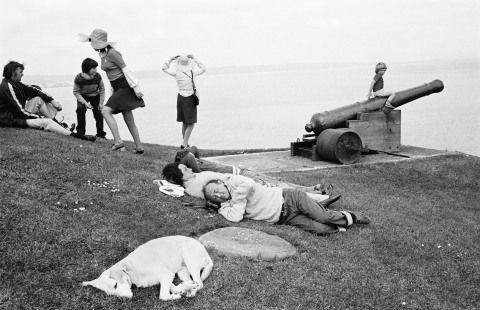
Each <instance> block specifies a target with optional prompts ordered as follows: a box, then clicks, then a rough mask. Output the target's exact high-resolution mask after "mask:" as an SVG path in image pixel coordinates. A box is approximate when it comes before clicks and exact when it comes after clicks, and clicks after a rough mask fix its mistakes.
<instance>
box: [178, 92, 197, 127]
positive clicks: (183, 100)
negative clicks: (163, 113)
mask: <svg viewBox="0 0 480 310" xmlns="http://www.w3.org/2000/svg"><path fill="white" fill-rule="evenodd" d="M193 96H194V95H191V96H189V97H183V96H182V95H180V94H178V95H177V122H182V123H186V124H194V123H196V122H197V105H196V103H195V100H194V98H193Z"/></svg>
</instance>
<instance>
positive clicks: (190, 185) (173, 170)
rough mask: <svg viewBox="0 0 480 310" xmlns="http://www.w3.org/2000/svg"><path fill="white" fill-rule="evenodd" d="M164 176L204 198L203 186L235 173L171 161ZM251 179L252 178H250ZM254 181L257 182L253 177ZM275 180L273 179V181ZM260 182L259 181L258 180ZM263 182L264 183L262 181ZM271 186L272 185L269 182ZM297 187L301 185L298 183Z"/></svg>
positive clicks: (319, 198) (321, 197)
mask: <svg viewBox="0 0 480 310" xmlns="http://www.w3.org/2000/svg"><path fill="white" fill-rule="evenodd" d="M162 174H163V177H164V178H165V180H167V181H168V182H170V183H173V184H177V185H181V186H183V187H184V188H185V192H186V193H187V194H188V195H190V196H193V197H197V198H202V199H204V198H205V196H204V195H203V187H204V186H205V185H206V184H207V183H208V182H209V181H211V180H215V179H220V180H224V179H227V178H229V177H231V176H232V175H233V174H230V173H220V172H214V171H202V172H199V173H194V172H192V169H191V168H188V167H187V166H185V165H184V164H180V163H171V164H167V165H166V166H165V167H164V168H163V170H162ZM248 179H251V178H248ZM251 180H252V182H255V181H256V180H255V181H254V180H253V179H251ZM274 181H275V180H273V179H272V182H274ZM257 183H258V182H257ZM260 184H262V183H260ZM293 185H294V184H291V185H290V184H288V183H283V182H281V183H279V184H278V185H277V186H278V187H281V188H283V187H284V188H291V187H292V186H293ZM269 186H271V185H270V184H269ZM296 186H297V187H301V186H299V185H296ZM304 188H306V189H310V187H304ZM308 195H309V196H310V197H311V198H312V199H314V200H316V201H323V200H326V199H329V195H323V194H320V193H318V192H309V193H308ZM339 198H340V196H339V195H337V196H335V197H331V198H330V199H331V200H337V199H339Z"/></svg>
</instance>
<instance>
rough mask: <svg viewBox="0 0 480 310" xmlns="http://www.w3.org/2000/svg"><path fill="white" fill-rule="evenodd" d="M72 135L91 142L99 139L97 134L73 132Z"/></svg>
mask: <svg viewBox="0 0 480 310" xmlns="http://www.w3.org/2000/svg"><path fill="white" fill-rule="evenodd" d="M70 135H71V136H72V137H75V138H78V139H82V140H87V141H90V142H95V140H96V139H97V137H95V136H90V135H82V134H80V133H77V132H72V133H71V134H70Z"/></svg>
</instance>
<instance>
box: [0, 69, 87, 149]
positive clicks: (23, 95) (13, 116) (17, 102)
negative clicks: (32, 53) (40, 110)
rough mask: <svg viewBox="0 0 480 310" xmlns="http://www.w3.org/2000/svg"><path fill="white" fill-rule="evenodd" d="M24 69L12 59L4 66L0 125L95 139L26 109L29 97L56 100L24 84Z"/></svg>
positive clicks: (0, 89)
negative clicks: (71, 130) (73, 131)
mask: <svg viewBox="0 0 480 310" xmlns="http://www.w3.org/2000/svg"><path fill="white" fill-rule="evenodd" d="M23 70H24V66H23V65H22V64H21V63H18V62H16V61H10V62H9V63H8V64H7V65H5V67H4V68H3V77H4V79H3V80H2V82H1V84H0V126H7V127H22V128H27V127H29V128H38V129H45V130H48V131H52V132H55V133H58V134H61V135H65V136H73V137H75V138H80V139H84V140H88V141H95V137H94V136H93V137H92V136H85V135H80V134H77V133H72V132H70V131H69V130H68V129H66V128H64V127H62V126H61V125H60V124H58V123H57V122H55V121H53V120H52V119H50V118H43V117H40V116H39V115H37V114H34V113H30V112H28V111H27V110H26V109H25V104H26V103H27V100H28V99H31V98H35V97H39V98H41V100H43V101H45V102H52V101H54V100H53V98H52V97H50V96H48V95H47V94H45V93H43V92H41V91H39V90H38V89H36V88H34V87H31V86H28V85H25V84H23V83H22V82H21V80H22V77H23Z"/></svg>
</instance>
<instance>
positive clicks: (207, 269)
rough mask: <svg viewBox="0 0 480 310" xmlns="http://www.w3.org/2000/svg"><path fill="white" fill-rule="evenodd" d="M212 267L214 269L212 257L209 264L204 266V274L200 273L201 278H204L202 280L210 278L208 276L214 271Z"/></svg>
mask: <svg viewBox="0 0 480 310" xmlns="http://www.w3.org/2000/svg"><path fill="white" fill-rule="evenodd" d="M212 269H213V261H212V260H211V259H210V261H209V262H208V264H207V266H205V267H204V268H203V270H202V274H201V275H200V278H201V279H202V281H205V279H206V278H208V276H209V275H210V273H211V272H212Z"/></svg>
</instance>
